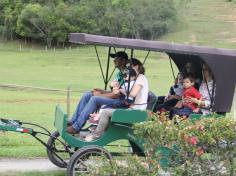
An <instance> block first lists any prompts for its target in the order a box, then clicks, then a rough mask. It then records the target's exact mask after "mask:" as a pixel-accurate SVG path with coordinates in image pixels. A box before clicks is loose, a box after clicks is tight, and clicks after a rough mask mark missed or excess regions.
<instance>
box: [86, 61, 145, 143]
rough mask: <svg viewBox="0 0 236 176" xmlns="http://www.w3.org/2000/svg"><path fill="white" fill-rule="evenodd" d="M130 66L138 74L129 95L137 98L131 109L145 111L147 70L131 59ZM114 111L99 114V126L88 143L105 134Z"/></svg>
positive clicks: (106, 110) (110, 109) (88, 137)
mask: <svg viewBox="0 0 236 176" xmlns="http://www.w3.org/2000/svg"><path fill="white" fill-rule="evenodd" d="M130 66H131V68H132V69H134V70H135V71H136V73H137V78H136V81H135V83H134V86H133V87H132V89H131V91H130V94H129V96H131V97H134V98H135V101H134V104H132V105H130V108H132V109H140V110H145V109H146V107H147V98H148V81H147V78H146V77H145V75H144V74H145V69H144V67H143V64H142V63H141V62H140V61H139V60H138V59H135V58H132V59H130ZM114 111H115V109H112V108H109V109H103V110H102V111H101V112H99V116H100V120H99V124H98V126H97V128H96V130H95V131H94V132H93V133H92V134H90V135H88V136H86V138H85V140H86V141H92V140H94V139H97V138H99V137H100V136H101V135H102V134H103V133H104V131H105V129H106V127H107V125H108V123H109V119H110V117H111V116H112V113H113V112H114Z"/></svg>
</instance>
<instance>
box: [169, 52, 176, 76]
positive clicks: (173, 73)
mask: <svg viewBox="0 0 236 176" xmlns="http://www.w3.org/2000/svg"><path fill="white" fill-rule="evenodd" d="M169 60H170V66H171V70H172V75H173V78H174V81H175V72H174V69H173V65H172V62H171V58H170V56H169Z"/></svg>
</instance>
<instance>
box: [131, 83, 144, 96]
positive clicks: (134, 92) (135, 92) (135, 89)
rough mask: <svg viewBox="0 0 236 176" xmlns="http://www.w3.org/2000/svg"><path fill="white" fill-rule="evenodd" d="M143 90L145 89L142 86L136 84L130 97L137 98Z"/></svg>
mask: <svg viewBox="0 0 236 176" xmlns="http://www.w3.org/2000/svg"><path fill="white" fill-rule="evenodd" d="M142 88H143V86H142V85H140V84H135V85H134V87H133V88H132V90H131V92H130V94H129V96H131V97H136V96H137V94H138V93H139V92H140V91H141V89H142Z"/></svg>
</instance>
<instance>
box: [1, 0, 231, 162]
mask: <svg viewBox="0 0 236 176" xmlns="http://www.w3.org/2000/svg"><path fill="white" fill-rule="evenodd" d="M231 5H232V4H230V3H226V2H225V1H224V0H197V1H191V3H189V4H188V5H187V6H186V8H185V10H184V11H183V14H182V15H183V20H182V22H181V23H180V24H179V25H178V26H177V27H176V29H175V31H174V32H173V33H169V34H168V35H166V36H164V37H163V38H162V39H161V40H165V41H173V42H178V43H191V44H200V45H208V46H214V47H225V48H235V47H236V39H235V36H236V30H235V28H236V24H235V20H234V21H233V19H235V18H236V16H235V15H234V14H236V13H235V12H236V6H235V5H232V6H231ZM21 49H22V51H20V42H18V41H14V42H7V43H5V42H2V43H0V63H1V64H0V84H16V85H26V86H33V87H43V88H50V89H60V90H65V89H66V88H67V86H71V89H72V90H74V91H77V92H73V93H72V94H71V106H72V107H71V113H72V111H73V110H74V108H75V106H76V103H77V102H78V100H79V97H80V96H81V94H82V92H83V91H86V90H91V89H92V88H94V87H101V88H103V87H104V85H103V81H102V77H101V74H100V69H99V66H98V62H97V60H96V54H95V51H94V48H93V47H91V46H87V47H85V46H79V47H76V48H75V47H73V48H72V49H71V50H70V49H68V48H67V49H66V50H65V49H56V50H55V51H54V49H51V50H48V51H45V49H44V47H42V46H40V45H33V47H32V46H31V44H25V43H23V44H21ZM98 49H99V54H100V57H101V60H102V64H103V66H105V65H106V58H107V56H106V54H107V48H105V47H99V48H98ZM145 55H146V52H141V51H137V52H135V57H137V58H140V59H141V60H143V58H145ZM111 64H112V63H111ZM145 67H146V75H147V77H148V80H149V84H150V85H149V86H150V90H153V91H154V92H155V93H156V94H157V95H164V94H166V92H167V91H168V88H169V86H170V85H171V84H172V83H173V77H172V73H171V68H170V65H169V60H168V57H167V56H166V55H165V54H160V53H151V54H150V57H149V59H148V60H147V62H146V65H145ZM111 68H113V67H111ZM103 69H105V67H104V68H103ZM57 104H61V105H62V106H63V108H64V109H66V92H50V91H39V90H34V89H6V88H0V117H5V118H10V119H20V120H24V121H27V122H33V123H36V124H39V125H43V126H44V127H46V128H48V129H49V130H51V131H53V130H54V128H53V120H54V109H55V106H56V105H57ZM0 137H1V140H0V157H44V156H46V152H45V148H44V147H43V146H42V145H41V144H39V143H38V142H37V141H35V140H34V139H33V138H32V137H30V136H28V135H23V134H19V133H10V132H0Z"/></svg>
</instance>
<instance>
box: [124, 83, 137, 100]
mask: <svg viewBox="0 0 236 176" xmlns="http://www.w3.org/2000/svg"><path fill="white" fill-rule="evenodd" d="M134 83H135V81H134V80H130V83H128V82H125V83H124V84H123V85H122V86H121V88H122V89H125V90H126V91H127V89H128V86H129V92H131V90H132V88H133V86H134ZM126 97H127V96H126ZM128 99H129V100H132V101H133V100H134V97H131V96H129V98H128Z"/></svg>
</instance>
